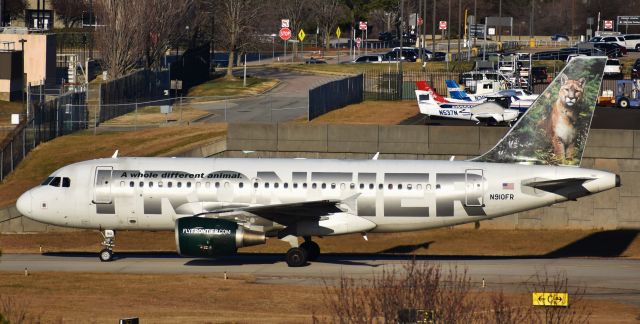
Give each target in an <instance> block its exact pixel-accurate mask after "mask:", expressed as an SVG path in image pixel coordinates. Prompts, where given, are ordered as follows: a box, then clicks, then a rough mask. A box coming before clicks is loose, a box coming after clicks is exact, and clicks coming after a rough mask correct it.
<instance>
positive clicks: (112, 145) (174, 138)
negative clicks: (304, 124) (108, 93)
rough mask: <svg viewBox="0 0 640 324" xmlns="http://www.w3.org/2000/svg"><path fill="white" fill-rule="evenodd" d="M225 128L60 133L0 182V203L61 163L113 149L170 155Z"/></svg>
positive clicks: (107, 154) (11, 199) (127, 153)
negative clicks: (63, 134) (95, 133)
mask: <svg viewBox="0 0 640 324" xmlns="http://www.w3.org/2000/svg"><path fill="white" fill-rule="evenodd" d="M225 132H226V125H225V124H205V125H192V126H174V127H162V128H154V129H147V130H140V131H137V132H117V133H108V134H98V135H93V133H92V132H91V131H85V132H79V133H75V134H71V135H67V136H62V137H59V138H56V139H54V140H52V141H50V142H46V143H43V144H41V145H39V146H38V147H36V148H35V149H34V150H33V151H31V152H30V153H29V154H28V155H27V158H26V159H25V160H23V161H22V162H21V163H20V164H19V165H18V167H17V168H16V170H15V171H14V172H12V173H11V174H10V175H9V176H8V177H7V178H6V179H5V180H4V181H3V182H2V183H1V184H0V207H4V206H8V205H11V204H13V203H15V200H16V199H17V198H18V196H19V195H20V194H21V193H23V192H24V191H26V190H27V189H29V188H31V187H33V186H36V185H37V184H38V183H40V182H41V181H42V180H43V179H45V178H46V176H47V175H49V174H50V173H51V172H53V171H54V170H56V169H58V168H60V167H62V166H64V165H67V164H70V163H74V162H78V161H83V160H89V159H94V158H103V157H110V156H111V155H112V154H113V152H114V151H115V150H119V151H120V153H119V155H120V156H172V155H176V154H179V153H181V152H185V151H188V150H190V149H193V148H196V147H198V146H201V145H202V144H204V143H209V142H211V141H213V140H215V138H216V137H218V136H221V135H223V134H224V133H225Z"/></svg>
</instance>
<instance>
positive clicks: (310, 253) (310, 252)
mask: <svg viewBox="0 0 640 324" xmlns="http://www.w3.org/2000/svg"><path fill="white" fill-rule="evenodd" d="M300 248H302V249H303V250H305V251H307V258H308V259H309V261H315V260H318V256H320V246H319V245H318V243H316V242H314V241H304V243H302V244H300Z"/></svg>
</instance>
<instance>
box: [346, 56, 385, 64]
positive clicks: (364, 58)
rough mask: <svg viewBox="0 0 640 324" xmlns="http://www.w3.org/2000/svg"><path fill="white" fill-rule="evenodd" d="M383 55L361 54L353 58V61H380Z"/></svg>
mask: <svg viewBox="0 0 640 324" xmlns="http://www.w3.org/2000/svg"><path fill="white" fill-rule="evenodd" d="M383 57H384V55H382V54H368V55H361V56H359V57H358V58H357V59H355V60H353V63H382V62H383Z"/></svg>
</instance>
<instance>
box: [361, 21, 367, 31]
mask: <svg viewBox="0 0 640 324" xmlns="http://www.w3.org/2000/svg"><path fill="white" fill-rule="evenodd" d="M360 30H367V22H366V21H361V22H360Z"/></svg>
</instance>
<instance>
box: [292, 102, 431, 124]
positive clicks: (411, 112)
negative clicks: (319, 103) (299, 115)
mask: <svg viewBox="0 0 640 324" xmlns="http://www.w3.org/2000/svg"><path fill="white" fill-rule="evenodd" d="M417 113H419V110H418V104H417V103H416V101H415V100H405V101H365V102H362V103H359V104H355V105H349V106H346V107H344V108H341V109H337V110H334V111H332V112H329V113H326V114H324V115H322V116H320V117H318V118H316V119H314V120H312V121H311V123H313V124H380V125H397V124H400V122H402V121H403V120H405V119H407V118H410V117H413V116H415V115H416V114H417ZM303 122H306V121H303Z"/></svg>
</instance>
